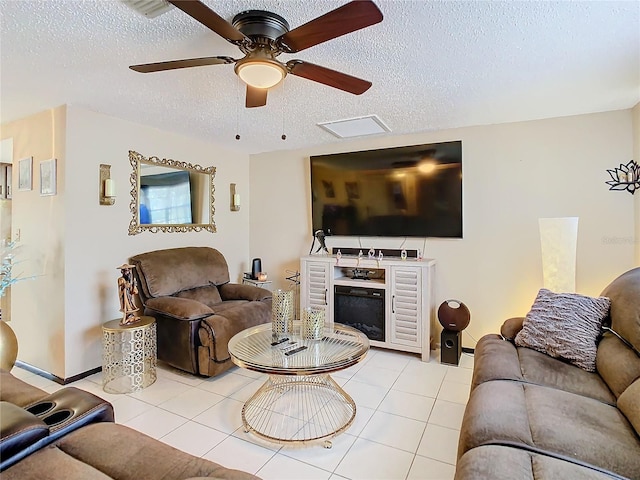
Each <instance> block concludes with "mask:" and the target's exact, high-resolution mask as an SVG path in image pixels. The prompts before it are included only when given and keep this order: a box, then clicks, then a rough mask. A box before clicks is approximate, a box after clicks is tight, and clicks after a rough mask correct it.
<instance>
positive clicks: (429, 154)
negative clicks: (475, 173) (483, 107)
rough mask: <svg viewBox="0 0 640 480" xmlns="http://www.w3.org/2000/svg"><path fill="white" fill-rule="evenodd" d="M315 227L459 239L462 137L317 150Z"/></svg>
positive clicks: (313, 160) (329, 230)
mask: <svg viewBox="0 0 640 480" xmlns="http://www.w3.org/2000/svg"><path fill="white" fill-rule="evenodd" d="M310 161H311V215H312V224H313V231H314V232H315V231H317V230H323V231H324V232H325V234H326V235H346V236H382V237H442V238H462V142H461V141H455V142H443V143H431V144H425V145H411V146H406V147H396V148H385V149H381V150H366V151H361V152H349V153H338V154H332V155H316V156H312V157H310Z"/></svg>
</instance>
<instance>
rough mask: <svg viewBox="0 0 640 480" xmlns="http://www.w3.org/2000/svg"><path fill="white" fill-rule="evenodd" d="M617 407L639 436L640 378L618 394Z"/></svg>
mask: <svg viewBox="0 0 640 480" xmlns="http://www.w3.org/2000/svg"><path fill="white" fill-rule="evenodd" d="M618 408H619V409H620V411H621V412H622V413H624V415H625V417H627V420H629V422H630V423H631V425H633V428H635V430H636V433H637V434H638V436H640V378H639V379H638V380H636V381H635V382H633V383H632V384H631V385H630V386H629V388H627V389H626V390H625V391H624V392H623V393H622V395H620V397H619V398H618Z"/></svg>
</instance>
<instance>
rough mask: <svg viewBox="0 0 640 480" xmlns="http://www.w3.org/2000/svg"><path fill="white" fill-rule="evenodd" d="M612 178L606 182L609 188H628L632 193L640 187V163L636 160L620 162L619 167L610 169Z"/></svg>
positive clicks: (608, 171)
mask: <svg viewBox="0 0 640 480" xmlns="http://www.w3.org/2000/svg"><path fill="white" fill-rule="evenodd" d="M607 173H609V175H610V176H611V180H609V181H607V182H605V183H606V184H607V185H609V190H626V191H627V192H629V193H631V194H632V195H633V194H634V193H636V190H638V189H640V165H638V164H637V163H636V162H635V161H634V160H631V161H629V163H627V164H626V165H624V164H622V163H621V164H620V166H619V167H618V168H615V169H611V170H608V169H607Z"/></svg>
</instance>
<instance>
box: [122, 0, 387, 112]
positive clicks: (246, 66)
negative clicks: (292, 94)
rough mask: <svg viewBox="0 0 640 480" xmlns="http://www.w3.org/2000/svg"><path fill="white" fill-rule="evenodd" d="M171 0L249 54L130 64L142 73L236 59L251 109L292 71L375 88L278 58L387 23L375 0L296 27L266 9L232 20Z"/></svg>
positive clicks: (351, 88)
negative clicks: (290, 26)
mask: <svg viewBox="0 0 640 480" xmlns="http://www.w3.org/2000/svg"><path fill="white" fill-rule="evenodd" d="M167 1H168V2H169V3H171V4H173V5H175V6H176V7H177V8H179V9H180V10H182V11H183V12H184V13H186V14H187V15H189V16H190V17H192V18H193V19H195V20H197V21H198V22H200V23H201V24H203V25H204V26H205V27H207V28H209V29H210V30H212V31H213V32H215V33H217V34H218V35H220V36H221V37H222V38H224V39H225V40H227V41H228V42H230V43H233V44H234V45H236V46H237V47H238V48H239V49H240V51H242V53H243V54H244V57H242V58H240V59H235V58H231V57H226V56H217V57H203V58H190V59H184V60H173V61H168V62H158V63H146V64H142V65H132V66H130V67H129V68H130V69H132V70H135V71H136V72H141V73H150V72H161V71H164V70H174V69H177V68H190V67H200V66H205V65H219V64H230V63H235V66H234V70H235V72H236V74H237V75H238V77H240V79H241V80H242V81H243V82H244V83H246V85H247V94H246V103H245V104H246V106H247V108H251V107H262V106H264V105H266V104H267V92H268V89H269V88H271V87H273V86H275V85H277V84H278V83H280V82H281V81H282V80H283V79H284V77H285V76H286V75H287V74H288V73H290V74H292V75H296V76H298V77H303V78H306V79H308V80H312V81H314V82H318V83H322V84H324V85H328V86H330V87H333V88H337V89H339V90H344V91H345V92H349V93H353V94H355V95H360V94H362V93H364V92H366V91H367V90H368V89H369V87H371V82H369V81H367V80H362V79H360V78H356V77H352V76H351V75H347V74H346V73H342V72H338V71H336V70H331V69H329V68H326V67H321V66H320V65H315V64H313V63H309V62H305V61H303V60H289V61H288V62H286V63H283V62H281V61H279V60H277V59H276V57H277V56H278V55H280V54H281V53H297V52H300V51H302V50H304V49H306V48H309V47H313V46H314V45H318V44H320V43H323V42H326V41H328V40H331V39H334V38H337V37H340V36H342V35H346V34H347V33H351V32H355V31H356V30H360V29H362V28H365V27H369V26H371V25H375V24H376V23H379V22H381V21H382V13H381V12H380V10H379V9H378V7H377V6H376V5H375V4H374V3H373V2H372V1H370V0H355V1H352V2H349V3H347V4H345V5H343V6H342V7H339V8H337V9H335V10H332V11H330V12H328V13H325V14H324V15H322V16H320V17H317V18H315V19H313V20H311V21H309V22H307V23H305V24H304V25H301V26H299V27H297V28H294V29H293V30H289V24H288V23H287V21H286V20H285V19H284V18H282V17H281V16H280V15H276V14H275V13H271V12H267V11H264V10H247V11H245V12H241V13H239V14H237V15H236V16H235V17H234V18H233V21H232V23H229V22H227V21H226V20H225V19H224V18H222V17H221V16H219V15H218V14H217V13H215V12H214V11H213V10H211V9H210V8H209V7H207V6H206V5H205V4H204V3H202V2H201V1H199V0H167Z"/></svg>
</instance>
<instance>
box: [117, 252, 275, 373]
mask: <svg viewBox="0 0 640 480" xmlns="http://www.w3.org/2000/svg"><path fill="white" fill-rule="evenodd" d="M129 261H130V262H131V264H133V265H135V266H136V268H135V274H136V278H137V280H138V286H139V288H138V290H139V294H140V299H141V301H142V303H143V305H144V313H145V315H149V316H152V317H154V318H155V319H156V322H157V332H158V358H159V359H160V360H162V361H164V362H167V363H168V364H170V365H172V366H174V367H176V368H179V369H181V370H185V371H187V372H190V373H194V374H200V375H204V376H207V377H210V376H214V375H217V374H219V373H222V372H224V371H225V370H228V369H229V368H231V366H232V365H233V364H232V362H231V358H230V356H229V351H228V350H227V344H228V342H229V340H230V339H231V337H233V336H234V335H235V334H236V333H238V332H241V331H242V330H244V329H246V328H249V327H252V326H255V325H259V324H262V323H267V322H270V321H271V292H270V291H269V290H266V289H264V288H258V287H255V286H253V285H244V284H236V283H230V281H229V268H228V267H227V262H226V260H225V259H224V256H223V255H222V254H221V253H220V252H219V251H218V250H216V249H214V248H210V247H184V248H172V249H166V250H156V251H153V252H148V253H143V254H140V255H136V256H134V257H131V258H130V259H129Z"/></svg>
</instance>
